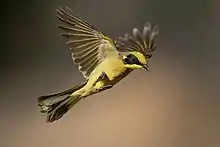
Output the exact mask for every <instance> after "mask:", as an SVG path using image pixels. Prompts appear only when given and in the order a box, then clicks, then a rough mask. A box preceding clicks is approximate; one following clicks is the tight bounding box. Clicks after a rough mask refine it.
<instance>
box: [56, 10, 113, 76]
mask: <svg viewBox="0 0 220 147" xmlns="http://www.w3.org/2000/svg"><path fill="white" fill-rule="evenodd" d="M57 18H58V19H59V20H61V21H62V22H63V23H64V25H59V26H58V27H59V28H60V29H62V30H63V31H64V32H63V33H61V34H62V35H63V36H64V37H66V38H67V39H68V41H67V44H68V46H69V47H70V51H71V53H72V58H73V61H74V63H76V64H77V65H78V66H79V70H80V72H82V73H83V75H84V77H85V78H88V77H89V75H90V74H91V73H92V71H93V70H94V69H95V68H96V67H97V66H98V65H99V64H100V63H101V62H102V61H103V60H104V59H105V58H106V55H107V54H108V52H110V51H111V50H113V51H115V52H116V51H117V49H116V47H115V45H114V42H113V40H112V39H110V38H109V37H107V36H106V35H104V34H103V33H102V32H100V31H99V30H98V29H96V28H95V27H94V26H92V25H91V24H89V23H88V22H86V21H85V20H83V19H82V18H80V17H79V16H77V15H76V14H74V13H73V12H72V10H70V9H69V8H68V7H58V9H57ZM103 45H108V46H109V47H108V48H106V47H103Z"/></svg>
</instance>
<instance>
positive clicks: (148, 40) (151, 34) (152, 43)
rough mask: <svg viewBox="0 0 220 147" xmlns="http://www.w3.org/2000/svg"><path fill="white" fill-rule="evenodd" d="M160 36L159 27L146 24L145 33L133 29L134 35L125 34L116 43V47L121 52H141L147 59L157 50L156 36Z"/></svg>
mask: <svg viewBox="0 0 220 147" xmlns="http://www.w3.org/2000/svg"><path fill="white" fill-rule="evenodd" d="M158 34H159V26H158V25H152V24H150V23H149V22H146V23H145V25H144V28H143V31H140V30H139V29H137V28H134V29H133V34H132V35H130V34H128V33H127V34H125V36H124V37H119V38H118V39H117V40H116V41H115V44H116V47H117V48H118V50H119V51H120V52H132V51H136V52H140V53H142V54H143V55H144V56H145V57H146V58H150V57H151V56H152V52H153V51H154V50H155V49H156V47H157V44H156V36H157V35H158Z"/></svg>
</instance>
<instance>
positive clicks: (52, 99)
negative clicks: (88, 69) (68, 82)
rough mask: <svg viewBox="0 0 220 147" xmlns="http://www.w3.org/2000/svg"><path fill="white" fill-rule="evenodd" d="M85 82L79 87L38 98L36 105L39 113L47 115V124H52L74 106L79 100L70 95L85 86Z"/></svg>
mask: <svg viewBox="0 0 220 147" xmlns="http://www.w3.org/2000/svg"><path fill="white" fill-rule="evenodd" d="M86 83H87V82H84V83H83V84H81V85H79V86H75V87H73V88H70V89H68V90H65V91H63V92H60V93H57V94H52V95H45V96H41V97H39V98H38V105H39V106H40V108H41V113H46V114H47V119H46V121H47V122H53V121H55V120H58V119H60V118H61V117H62V116H63V115H64V114H65V113H67V111H68V110H69V109H70V108H71V107H72V106H73V105H75V104H76V103H77V102H78V101H79V100H80V99H81V98H80V97H79V96H78V97H73V96H71V94H72V93H73V92H75V91H77V90H79V89H81V88H82V87H84V86H85V85H86Z"/></svg>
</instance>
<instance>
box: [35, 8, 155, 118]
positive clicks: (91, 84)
mask: <svg viewBox="0 0 220 147" xmlns="http://www.w3.org/2000/svg"><path fill="white" fill-rule="evenodd" d="M56 12H57V18H58V19H59V20H60V21H61V23H62V24H61V25H58V27H59V28H60V29H61V30H62V33H61V35H62V36H64V37H65V38H66V39H67V42H66V44H67V46H68V47H69V48H70V52H71V54H72V59H73V61H74V63H75V64H76V65H78V68H79V71H80V72H81V73H82V74H83V76H84V77H85V79H86V80H85V82H83V83H81V84H79V85H77V86H74V87H72V88H70V89H68V90H65V91H63V92H60V93H56V94H52V95H45V96H41V97H39V98H38V105H39V106H40V109H41V112H42V113H45V114H46V116H47V118H46V122H54V121H56V120H59V119H60V118H61V117H62V116H63V115H64V114H66V113H67V112H68V110H69V109H70V108H72V107H73V106H74V105H75V104H76V103H78V102H79V101H80V100H82V99H84V98H86V97H88V96H90V95H93V94H95V93H98V92H101V91H104V90H107V89H111V88H112V87H113V86H114V85H115V84H116V83H118V82H119V81H120V80H122V79H123V78H124V77H126V76H127V75H128V74H129V73H131V72H132V71H133V70H134V69H146V70H147V71H149V67H148V64H147V63H148V59H149V58H151V56H152V52H153V51H154V50H155V49H156V42H155V40H156V39H155V38H156V36H157V35H158V34H159V26H158V25H152V24H151V23H149V22H146V23H145V25H144V28H143V30H142V31H140V30H139V29H137V28H134V29H133V32H132V35H130V34H128V33H127V34H125V36H124V37H119V38H118V39H112V38H110V37H109V36H107V35H105V34H104V33H103V32H101V31H100V30H98V29H96V28H95V27H94V26H93V25H91V24H90V23H88V22H87V21H85V20H84V19H83V18H81V17H80V16H78V15H77V14H75V13H74V12H73V11H72V10H71V9H70V8H68V7H58V8H57V9H56Z"/></svg>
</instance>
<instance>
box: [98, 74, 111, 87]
mask: <svg viewBox="0 0 220 147" xmlns="http://www.w3.org/2000/svg"><path fill="white" fill-rule="evenodd" d="M103 80H105V82H106V85H103V86H102V87H101V88H100V90H106V89H110V88H112V87H113V85H111V84H109V83H110V79H109V78H108V76H107V75H106V73H105V72H102V74H101V75H100V76H99V77H98V79H97V81H96V83H97V82H99V81H103Z"/></svg>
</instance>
